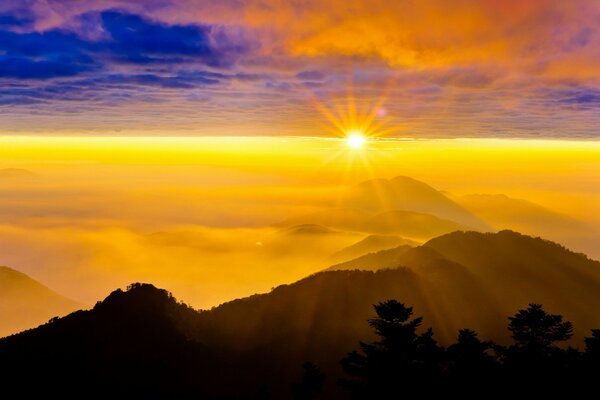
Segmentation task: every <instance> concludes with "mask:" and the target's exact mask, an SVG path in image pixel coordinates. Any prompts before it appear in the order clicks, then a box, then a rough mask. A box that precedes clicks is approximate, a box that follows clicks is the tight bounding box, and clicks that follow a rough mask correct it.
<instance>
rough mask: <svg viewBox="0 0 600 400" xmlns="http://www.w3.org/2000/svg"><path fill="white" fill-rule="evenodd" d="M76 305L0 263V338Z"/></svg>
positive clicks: (74, 307) (78, 305)
mask: <svg viewBox="0 0 600 400" xmlns="http://www.w3.org/2000/svg"><path fill="white" fill-rule="evenodd" d="M80 307H81V305H80V304H78V303H77V302H75V301H73V300H70V299H68V298H66V297H63V296H61V295H59V294H58V293H56V292H54V291H52V290H50V289H49V288H47V287H46V286H44V285H42V284H41V283H39V282H37V281H35V280H33V279H31V278H30V277H28V276H27V275H25V274H23V273H21V272H18V271H16V270H14V269H12V268H8V267H2V266H0V316H1V318H0V337H2V336H6V335H10V334H12V333H16V332H19V331H22V330H24V329H29V328H33V327H36V326H38V325H39V324H42V323H44V322H46V321H48V319H50V318H52V317H55V316H62V315H66V314H68V313H69V312H72V311H74V310H77V309H78V308H80Z"/></svg>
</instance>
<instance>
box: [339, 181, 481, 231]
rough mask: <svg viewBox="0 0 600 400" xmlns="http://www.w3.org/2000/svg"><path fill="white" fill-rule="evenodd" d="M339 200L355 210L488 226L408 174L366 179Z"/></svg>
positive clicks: (479, 226) (479, 228)
mask: <svg viewBox="0 0 600 400" xmlns="http://www.w3.org/2000/svg"><path fill="white" fill-rule="evenodd" d="M342 201H343V202H344V204H346V205H347V206H350V207H353V208H358V209H365V210H373V211H379V212H382V211H391V210H402V211H414V212H418V213H425V214H431V215H434V216H436V217H438V218H442V219H446V220H450V221H454V222H456V223H458V224H461V225H464V226H467V227H470V228H471V229H477V230H484V231H485V230H489V229H490V227H489V225H488V224H486V223H485V222H484V221H482V220H481V219H480V218H478V217H476V216H475V215H473V214H472V213H471V212H470V211H468V210H466V209H465V208H463V207H461V206H460V205H459V204H457V203H455V202H454V201H452V200H451V199H450V198H449V197H447V196H446V195H444V194H443V193H442V192H440V191H438V190H436V189H434V188H433V187H431V186H429V185H427V184H426V183H424V182H421V181H418V180H416V179H413V178H409V177H407V176H397V177H395V178H393V179H390V180H387V179H373V180H369V181H365V182H363V183H360V184H359V185H357V186H355V187H353V188H351V189H350V190H349V191H348V193H346V197H345V198H344V199H343V200H342Z"/></svg>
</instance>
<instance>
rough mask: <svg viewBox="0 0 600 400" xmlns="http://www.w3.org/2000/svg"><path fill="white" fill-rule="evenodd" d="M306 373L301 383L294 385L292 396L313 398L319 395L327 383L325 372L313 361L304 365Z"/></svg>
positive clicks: (304, 398)
mask: <svg viewBox="0 0 600 400" xmlns="http://www.w3.org/2000/svg"><path fill="white" fill-rule="evenodd" d="M302 368H304V374H303V375H302V379H301V380H300V382H299V383H295V384H293V385H292V397H293V398H294V399H296V400H311V399H316V398H318V397H319V394H320V393H321V391H322V390H323V384H324V383H325V374H324V373H323V372H321V369H320V368H319V367H317V366H316V365H315V364H313V363H311V362H306V363H304V364H303V365H302Z"/></svg>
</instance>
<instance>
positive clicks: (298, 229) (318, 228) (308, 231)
mask: <svg viewBox="0 0 600 400" xmlns="http://www.w3.org/2000/svg"><path fill="white" fill-rule="evenodd" d="M282 232H285V233H288V234H292V235H328V234H332V233H336V231H334V230H333V229H329V228H327V227H325V226H323V225H318V224H300V225H294V226H290V227H289V228H284V229H283V230H282Z"/></svg>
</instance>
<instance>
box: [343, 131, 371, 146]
mask: <svg viewBox="0 0 600 400" xmlns="http://www.w3.org/2000/svg"><path fill="white" fill-rule="evenodd" d="M346 141H347V143H348V146H350V147H352V148H353V149H359V148H361V147H362V146H363V145H364V144H365V143H366V141H367V138H366V137H365V134H364V133H363V132H362V131H360V130H352V131H349V132H348V137H347V138H346Z"/></svg>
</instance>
